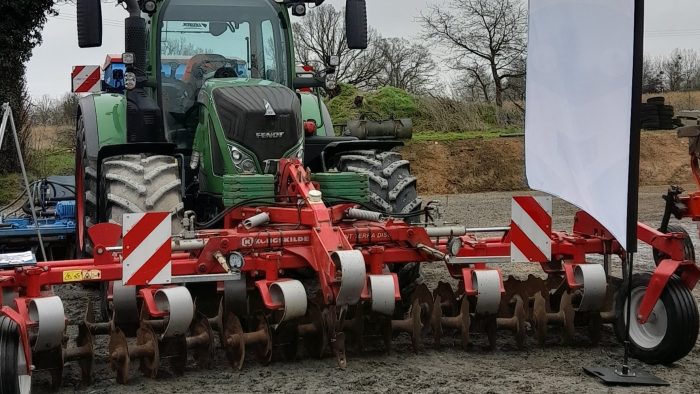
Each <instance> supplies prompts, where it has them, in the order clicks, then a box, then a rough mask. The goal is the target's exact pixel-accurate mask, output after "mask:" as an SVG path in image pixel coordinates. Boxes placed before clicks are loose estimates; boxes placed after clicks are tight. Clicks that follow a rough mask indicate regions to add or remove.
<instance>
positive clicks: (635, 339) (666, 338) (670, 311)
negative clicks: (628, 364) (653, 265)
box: [615, 273, 700, 364]
mask: <svg viewBox="0 0 700 394" xmlns="http://www.w3.org/2000/svg"><path fill="white" fill-rule="evenodd" d="M650 279H651V274H648V273H640V274H634V275H633V276H632V292H633V295H632V299H633V300H634V299H636V297H638V296H639V294H643V291H644V290H645V289H646V287H647V286H648V284H649V280H650ZM635 293H637V294H638V295H637V296H635ZM626 300H627V289H626V288H625V287H624V286H623V287H622V288H621V289H620V291H619V292H618V294H617V299H616V302H615V305H616V314H617V317H616V321H615V333H616V335H617V336H618V338H625V337H626V332H625V317H626V309H625V308H626ZM659 301H660V302H661V304H662V305H663V307H664V308H665V316H666V330H665V332H664V333H663V334H660V335H663V337H662V338H661V337H660V338H661V340H660V342H659V343H658V344H654V345H651V344H648V345H647V344H644V343H642V341H643V338H642V337H641V334H636V335H635V334H632V335H630V353H631V355H632V356H633V357H635V358H637V359H639V360H641V361H643V362H645V363H648V364H671V363H673V362H675V361H677V360H680V359H681V358H683V357H685V356H686V355H687V354H688V353H689V352H690V351H691V350H692V349H693V347H695V342H696V341H697V338H698V329H699V328H700V326H699V319H700V317H699V316H698V307H697V305H696V303H695V298H694V297H693V294H692V292H691V291H690V290H689V289H688V288H687V287H685V285H684V284H683V282H682V281H681V280H680V278H679V277H678V276H676V275H674V276H672V277H671V278H670V279H669V281H668V283H667V284H666V288H664V291H663V292H662V293H661V297H660V298H659ZM632 306H633V309H632V318H633V319H634V315H635V311H634V309H635V308H634V306H635V303H633V304H632ZM659 316H663V315H662V314H659ZM652 318H654V317H652ZM656 318H657V319H660V318H661V317H656ZM635 322H636V319H635V320H633V324H638V323H635ZM638 327H644V326H642V325H638ZM632 331H633V332H634V330H632Z"/></svg>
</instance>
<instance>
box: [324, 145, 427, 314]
mask: <svg viewBox="0 0 700 394" xmlns="http://www.w3.org/2000/svg"><path fill="white" fill-rule="evenodd" d="M337 169H338V171H342V172H356V173H360V174H365V175H367V176H368V177H369V199H370V205H371V206H372V207H373V208H375V209H376V210H377V211H380V212H383V213H387V214H389V213H397V214H410V213H413V212H415V211H417V210H419V209H420V207H421V200H420V198H418V191H417V189H416V178H415V177H414V176H412V175H411V168H410V164H409V162H408V160H403V158H402V157H401V154H400V153H398V152H392V151H388V152H378V151H376V150H362V151H350V152H346V153H343V154H342V156H340V157H339V159H338V161H337ZM417 219H418V218H417V217H415V216H414V217H406V218H405V219H404V221H406V222H407V223H412V222H415V221H417ZM393 271H395V272H396V273H397V274H398V277H399V287H400V290H401V299H402V300H410V299H411V294H413V290H414V289H415V288H416V286H418V285H419V284H421V283H423V279H422V277H421V272H420V264H417V263H408V264H404V265H403V266H400V267H396V269H393Z"/></svg>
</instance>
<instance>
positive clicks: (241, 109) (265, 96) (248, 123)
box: [200, 78, 303, 162]
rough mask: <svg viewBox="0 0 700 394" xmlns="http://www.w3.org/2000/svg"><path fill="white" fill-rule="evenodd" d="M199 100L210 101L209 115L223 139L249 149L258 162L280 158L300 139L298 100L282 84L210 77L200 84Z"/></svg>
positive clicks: (299, 106) (294, 94)
mask: <svg viewBox="0 0 700 394" xmlns="http://www.w3.org/2000/svg"><path fill="white" fill-rule="evenodd" d="M202 94H204V95H206V97H201V95H202ZM201 99H205V100H206V99H208V100H210V108H213V109H214V110H215V112H214V113H212V118H215V119H213V120H214V121H215V122H216V121H218V123H219V125H220V126H221V130H222V131H223V133H224V137H225V138H226V140H228V141H230V142H233V143H235V144H237V145H239V146H240V147H242V148H244V149H245V150H248V151H250V152H251V153H253V154H254V155H255V156H256V158H257V160H258V161H259V162H262V161H264V160H268V159H279V158H281V157H284V155H285V154H286V153H287V152H288V151H289V150H290V149H292V148H294V147H295V146H296V145H298V144H299V142H300V139H301V138H302V133H303V131H302V130H303V129H302V115H301V102H300V100H299V97H298V96H297V94H296V93H295V92H294V91H292V90H291V89H289V88H288V87H286V86H284V85H280V84H277V83H274V82H270V81H266V80H254V79H243V78H228V79H217V80H210V81H208V82H207V83H205V85H204V86H203V87H202V91H201V93H200V100H201Z"/></svg>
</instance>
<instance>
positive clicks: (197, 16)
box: [159, 0, 288, 136]
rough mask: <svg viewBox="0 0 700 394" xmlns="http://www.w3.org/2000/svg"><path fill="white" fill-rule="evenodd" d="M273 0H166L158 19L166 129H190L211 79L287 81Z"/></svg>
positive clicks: (282, 26) (283, 30) (281, 35)
mask: <svg viewBox="0 0 700 394" xmlns="http://www.w3.org/2000/svg"><path fill="white" fill-rule="evenodd" d="M277 7H278V5H276V4H275V2H274V1H272V0H238V1H236V2H231V1H230V0H170V1H169V2H167V3H166V5H165V8H164V10H163V11H162V12H163V18H162V21H161V23H160V39H159V43H160V51H159V53H160V59H159V60H160V62H159V67H160V70H159V71H160V83H161V89H160V91H161V93H160V94H161V97H160V98H161V103H162V108H163V113H164V117H165V126H166V130H167V131H168V132H169V134H170V135H171V136H172V135H173V133H177V132H190V133H191V132H194V129H195V127H196V124H197V114H196V113H195V112H196V111H197V106H196V105H195V103H196V101H197V95H198V93H199V90H200V88H201V87H202V85H203V84H204V82H206V81H207V80H209V79H211V78H255V79H267V80H270V81H273V82H278V83H281V84H283V85H288V80H287V78H288V76H287V72H286V70H287V57H288V53H287V46H286V42H285V37H286V34H287V32H286V28H287V27H286V26H285V24H283V23H282V22H281V20H280V16H279V11H280V10H279V9H278V8H277Z"/></svg>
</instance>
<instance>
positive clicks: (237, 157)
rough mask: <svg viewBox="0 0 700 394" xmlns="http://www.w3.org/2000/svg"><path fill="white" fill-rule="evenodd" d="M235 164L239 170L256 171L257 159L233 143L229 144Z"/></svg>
mask: <svg viewBox="0 0 700 394" xmlns="http://www.w3.org/2000/svg"><path fill="white" fill-rule="evenodd" d="M228 150H229V152H230V153H231V160H232V161H233V166H234V167H236V170H238V172H256V169H255V160H254V159H253V158H252V157H250V156H249V155H247V154H246V153H245V152H243V151H241V150H240V149H238V148H236V147H235V146H233V145H229V146H228Z"/></svg>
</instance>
